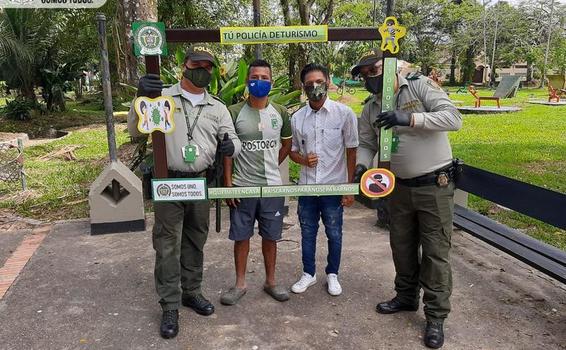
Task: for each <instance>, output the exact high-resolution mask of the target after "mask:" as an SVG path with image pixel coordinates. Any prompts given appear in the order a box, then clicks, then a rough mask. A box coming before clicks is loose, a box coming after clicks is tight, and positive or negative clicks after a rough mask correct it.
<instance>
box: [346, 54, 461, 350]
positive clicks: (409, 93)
mask: <svg viewBox="0 0 566 350" xmlns="http://www.w3.org/2000/svg"><path fill="white" fill-rule="evenodd" d="M360 74H361V75H362V77H363V78H364V80H365V86H366V89H367V90H368V91H369V92H371V93H372V94H373V95H374V96H373V98H371V99H370V100H369V101H368V102H367V103H366V104H365V106H364V109H363V111H362V115H361V117H360V120H359V123H358V128H359V139H360V145H359V147H358V152H357V159H358V163H359V164H358V165H357V173H358V174H359V173H363V172H364V171H365V170H366V169H367V167H370V166H371V164H372V160H373V158H374V156H375V155H376V153H377V152H378V148H377V140H378V138H379V131H380V128H382V127H385V128H387V129H389V128H393V145H392V155H391V170H392V171H393V173H394V174H395V176H396V185H395V190H394V191H393V193H392V194H391V195H390V196H389V200H388V202H389V203H388V205H389V207H388V208H389V213H390V243H391V250H392V253H393V261H394V264H395V272H396V276H395V291H396V294H397V295H396V296H395V297H394V298H393V299H391V300H389V301H386V302H382V303H380V304H378V305H377V308H376V311H377V312H378V313H381V314H392V313H396V312H398V311H416V310H418V305H419V299H420V289H421V288H422V289H423V292H424V293H423V303H424V312H425V316H426V320H427V323H426V328H425V337H424V342H425V345H426V346H428V347H431V348H439V347H441V346H442V345H443V343H444V332H443V321H444V319H445V318H446V317H447V316H448V313H449V312H450V301H449V298H450V294H451V292H452V274H451V268H450V258H449V253H450V245H451V243H450V240H451V235H452V216H453V211H454V203H453V196H454V178H455V174H456V170H457V166H455V165H454V161H453V159H452V150H451V147H450V143H449V140H448V131H455V130H458V129H460V127H461V125H462V117H461V115H460V113H459V112H458V110H457V109H456V108H455V107H454V105H453V104H452V102H451V101H450V99H449V98H448V96H447V95H446V93H445V92H444V91H443V90H442V89H441V88H440V87H439V86H438V85H437V84H436V83H435V82H433V81H432V80H430V79H429V78H427V77H424V76H422V75H419V74H415V73H411V74H409V75H407V76H402V75H400V74H397V79H395V80H394V81H395V101H394V104H395V106H396V108H395V110H394V111H391V112H384V113H382V112H381V89H382V80H383V74H382V53H381V51H378V50H372V51H370V52H368V53H366V54H364V55H363V56H362V58H361V59H360V61H359V63H358V65H356V66H355V67H354V68H353V69H352V75H353V76H358V75H360ZM419 247H420V248H422V259H419Z"/></svg>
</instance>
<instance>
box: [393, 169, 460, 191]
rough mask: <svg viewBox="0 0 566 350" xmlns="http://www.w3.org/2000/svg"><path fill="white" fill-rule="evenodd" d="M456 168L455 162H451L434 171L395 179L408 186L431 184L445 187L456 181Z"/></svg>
mask: <svg viewBox="0 0 566 350" xmlns="http://www.w3.org/2000/svg"><path fill="white" fill-rule="evenodd" d="M455 170H456V167H455V166H454V164H449V165H447V166H444V167H442V168H440V169H437V170H435V171H433V172H432V173H428V174H424V175H421V176H417V177H413V178H410V179H400V178H398V177H397V178H395V181H396V182H397V183H399V184H401V185H404V186H407V187H421V186H430V185H437V186H439V187H445V186H448V184H449V183H450V182H452V181H454V176H455Z"/></svg>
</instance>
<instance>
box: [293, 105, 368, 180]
mask: <svg viewBox="0 0 566 350" xmlns="http://www.w3.org/2000/svg"><path fill="white" fill-rule="evenodd" d="M291 128H292V130H293V145H292V148H291V150H292V151H294V152H300V153H301V154H302V155H303V156H305V155H307V154H308V153H311V152H312V153H316V155H317V156H318V164H317V165H316V167H314V168H309V167H306V166H302V167H301V175H300V178H299V184H301V185H312V184H343V183H347V182H348V169H347V167H346V148H356V147H358V119H357V117H356V114H355V113H354V111H352V109H351V108H350V107H348V106H346V105H344V104H342V103H339V102H336V101H332V100H331V99H329V98H328V97H327V98H326V101H325V102H324V105H323V106H322V107H321V108H320V109H319V110H318V111H315V110H313V109H312V108H311V107H310V105H309V104H308V103H307V105H306V106H304V107H303V108H301V109H299V110H298V111H297V112H295V114H293V118H292V119H291Z"/></svg>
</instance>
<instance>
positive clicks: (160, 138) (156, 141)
mask: <svg viewBox="0 0 566 350" xmlns="http://www.w3.org/2000/svg"><path fill="white" fill-rule="evenodd" d="M145 67H146V72H147V73H148V74H157V75H159V56H145ZM160 95H161V94H152V95H151V96H148V97H150V98H156V97H159V96H160ZM151 140H152V144H153V164H154V172H155V174H154V176H155V177H156V178H158V179H164V178H167V152H166V149H165V134H164V133H162V132H161V131H154V132H152V133H151Z"/></svg>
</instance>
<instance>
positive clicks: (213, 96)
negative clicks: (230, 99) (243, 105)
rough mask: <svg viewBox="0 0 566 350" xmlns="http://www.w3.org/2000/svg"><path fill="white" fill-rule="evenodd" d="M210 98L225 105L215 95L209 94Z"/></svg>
mask: <svg viewBox="0 0 566 350" xmlns="http://www.w3.org/2000/svg"><path fill="white" fill-rule="evenodd" d="M210 97H212V98H213V99H215V100H216V101H218V102H220V103H222V104H223V105H226V104H225V103H224V101H222V99H221V98H220V97H218V96H216V95H213V94H210Z"/></svg>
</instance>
